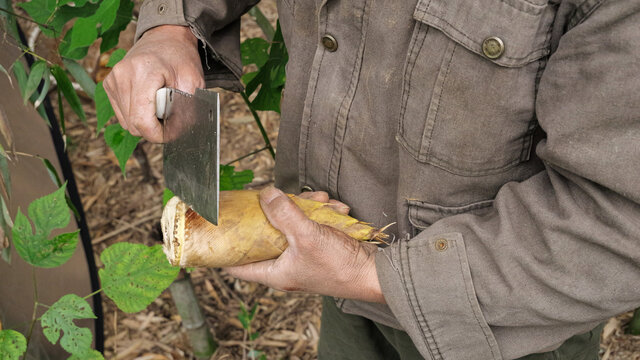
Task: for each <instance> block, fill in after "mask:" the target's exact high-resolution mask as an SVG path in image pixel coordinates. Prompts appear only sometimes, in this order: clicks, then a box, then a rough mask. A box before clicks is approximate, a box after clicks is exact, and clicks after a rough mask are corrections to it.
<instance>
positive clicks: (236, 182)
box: [220, 165, 253, 191]
mask: <svg viewBox="0 0 640 360" xmlns="http://www.w3.org/2000/svg"><path fill="white" fill-rule="evenodd" d="M234 169H235V167H234V166H231V165H220V191H225V190H242V189H244V185H246V184H249V183H251V182H252V181H253V171H251V170H243V171H235V170H234Z"/></svg>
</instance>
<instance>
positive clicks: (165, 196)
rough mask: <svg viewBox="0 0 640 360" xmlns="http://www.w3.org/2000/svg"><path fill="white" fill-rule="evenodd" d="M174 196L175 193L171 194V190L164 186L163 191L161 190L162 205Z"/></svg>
mask: <svg viewBox="0 0 640 360" xmlns="http://www.w3.org/2000/svg"><path fill="white" fill-rule="evenodd" d="M174 196H175V195H174V194H173V191H171V190H169V189H167V188H164V191H163V192H162V207H165V206H166V205H167V203H168V202H169V200H171V198H172V197H174Z"/></svg>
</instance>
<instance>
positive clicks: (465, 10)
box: [413, 0, 555, 67]
mask: <svg viewBox="0 0 640 360" xmlns="http://www.w3.org/2000/svg"><path fill="white" fill-rule="evenodd" d="M413 17H414V19H415V20H417V21H420V22H423V23H425V24H427V25H429V26H431V27H434V28H436V29H438V30H440V31H442V32H444V33H445V34H446V35H447V36H449V37H450V38H451V39H453V40H454V41H456V42H457V43H459V44H460V45H462V46H464V47H465V48H467V49H469V50H471V51H473V52H475V53H477V54H478V55H481V56H483V57H485V58H487V59H489V60H491V61H493V62H495V63H496V64H498V65H502V66H508V67H517V66H522V65H525V64H528V63H530V62H532V61H534V60H537V59H539V58H541V57H543V56H545V55H547V54H548V53H549V51H550V49H549V41H550V38H551V36H550V35H551V27H552V24H553V20H554V17H555V5H553V4H548V3H547V0H474V1H469V0H419V1H418V5H417V6H416V8H415V11H414V13H413ZM491 37H496V38H499V39H500V40H502V43H503V46H504V50H503V52H502V54H501V55H500V56H499V57H498V58H496V59H490V58H489V57H488V56H487V55H485V53H484V51H483V43H484V41H485V40H486V39H488V38H491Z"/></svg>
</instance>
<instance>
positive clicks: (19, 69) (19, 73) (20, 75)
mask: <svg viewBox="0 0 640 360" xmlns="http://www.w3.org/2000/svg"><path fill="white" fill-rule="evenodd" d="M12 69H13V76H15V77H16V80H17V81H18V87H19V88H20V95H22V97H23V98H24V90H25V89H26V86H27V71H26V70H25V69H24V65H22V61H20V58H18V60H16V61H15V62H14V63H13V66H12Z"/></svg>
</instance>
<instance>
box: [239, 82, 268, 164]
mask: <svg viewBox="0 0 640 360" xmlns="http://www.w3.org/2000/svg"><path fill="white" fill-rule="evenodd" d="M240 94H241V95H242V99H244V102H245V103H246V104H247V107H249V111H251V115H253V119H254V120H255V121H256V124H257V125H258V129H260V133H261V134H262V138H263V139H264V143H265V144H266V147H267V149H269V153H270V154H271V157H272V158H273V159H274V160H275V158H276V152H275V151H274V150H273V146H272V145H271V141H269V136H267V131H266V130H265V129H264V126H262V121H261V120H260V116H258V113H257V112H256V111H255V110H254V109H253V107H251V101H249V97H248V96H247V94H246V93H245V92H244V91H243V92H241V93H240Z"/></svg>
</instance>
